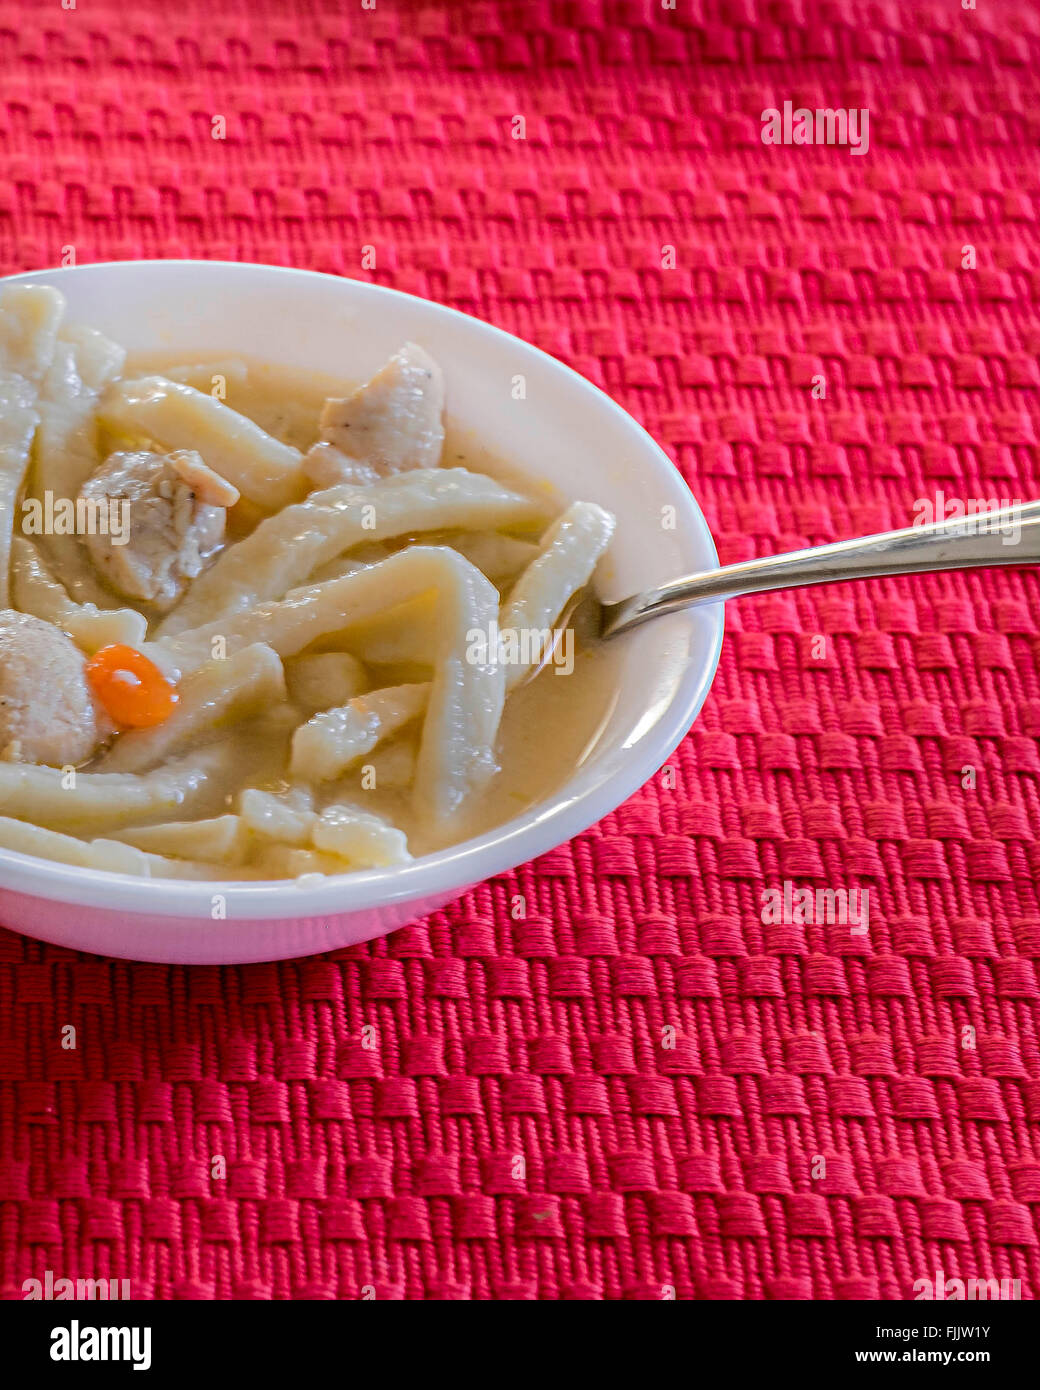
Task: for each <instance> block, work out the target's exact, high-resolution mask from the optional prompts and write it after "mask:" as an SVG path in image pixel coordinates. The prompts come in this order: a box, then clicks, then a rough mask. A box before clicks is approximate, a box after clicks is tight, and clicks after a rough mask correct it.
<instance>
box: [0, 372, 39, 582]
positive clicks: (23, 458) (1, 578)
mask: <svg viewBox="0 0 1040 1390" xmlns="http://www.w3.org/2000/svg"><path fill="white" fill-rule="evenodd" d="M35 400H36V390H35V388H34V387H33V386H32V384H31V383H30V382H28V381H26V380H25V379H24V378H23V377H19V376H6V377H5V376H0V608H6V607H7V606H8V602H9V598H8V595H9V589H10V582H9V578H10V576H9V571H10V566H11V542H12V540H13V538H14V535H15V529H16V512H17V508H18V494H19V493H20V492H21V490H22V486H23V484H24V482H25V475H26V473H27V472H28V471H29V457H30V453H31V451H32V442H33V436H34V435H35V433H36V427H37V425H38V424H39V422H40V417H39V414H38V413H37V411H36V409H35Z"/></svg>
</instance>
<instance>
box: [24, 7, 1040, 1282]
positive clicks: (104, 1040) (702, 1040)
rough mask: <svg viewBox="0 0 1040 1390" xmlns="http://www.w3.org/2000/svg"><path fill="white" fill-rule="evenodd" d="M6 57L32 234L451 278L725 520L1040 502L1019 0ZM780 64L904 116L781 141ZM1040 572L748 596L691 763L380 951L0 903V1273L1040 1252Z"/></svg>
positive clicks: (414, 22)
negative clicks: (105, 924) (629, 422)
mask: <svg viewBox="0 0 1040 1390" xmlns="http://www.w3.org/2000/svg"><path fill="white" fill-rule="evenodd" d="M0 62H2V68H3V93H2V98H0V149H2V154H0V170H2V181H0V269H2V270H3V271H4V272H5V273H6V272H11V271H16V270H23V269H31V268H32V267H35V266H45V265H52V264H56V263H58V262H59V261H60V260H61V258H62V256H63V254H65V255H66V256H67V254H68V253H67V251H65V248H68V247H73V248H74V254H75V256H76V258H77V260H78V261H80V262H83V261H90V260H106V259H118V258H123V257H129V258H136V257H149V256H160V257H168V256H202V257H214V258H229V259H241V260H251V261H267V262H274V263H284V264H292V265H300V266H307V267H312V268H317V269H324V270H332V271H336V272H339V273H342V274H345V275H353V276H361V277H364V276H366V275H368V274H372V275H373V277H374V278H376V279H377V280H379V281H380V282H382V283H386V284H391V285H394V286H397V287H399V288H401V289H405V290H410V291H413V292H415V293H417V294H420V295H425V296H429V297H431V298H433V299H437V300H443V301H446V302H449V303H452V304H454V305H456V306H457V307H459V308H462V309H464V310H467V311H469V312H473V313H476V314H478V315H480V316H481V317H484V318H487V319H489V320H491V321H492V322H495V323H498V324H501V325H502V326H504V327H506V328H508V329H510V330H513V331H514V332H516V333H518V334H520V335H521V336H523V337H525V338H528V339H530V340H531V341H532V342H534V343H537V344H538V345H540V346H541V347H544V348H546V349H548V350H549V351H550V352H553V353H555V354H557V355H558V356H560V357H562V358H564V359H565V360H567V361H568V362H570V363H571V364H572V365H574V366H575V367H577V369H578V370H579V371H582V372H584V373H585V374H586V375H588V376H589V377H591V378H592V379H593V380H594V381H597V382H599V383H600V384H602V385H604V386H605V387H606V389H607V390H608V391H610V392H611V393H612V394H613V395H614V396H615V397H616V398H617V399H618V400H620V401H621V402H622V403H623V404H624V405H625V406H626V407H627V408H629V409H630V410H632V411H633V413H634V414H635V415H636V416H637V417H638V418H639V419H641V420H642V421H643V422H645V424H646V425H647V426H648V428H649V429H650V430H651V431H652V432H654V433H655V434H656V435H657V437H658V438H660V439H661V440H662V441H663V442H664V443H665V444H666V446H667V447H668V448H669V449H670V451H671V452H672V454H673V456H674V457H675V459H676V462H677V465H678V467H679V468H680V469H681V471H682V473H683V476H684V477H686V478H687V479H688V480H689V483H690V485H691V487H692V488H693V489H694V491H695V492H696V494H697V496H698V497H699V498H700V499H701V501H702V503H703V505H704V507H705V511H706V513H707V516H708V519H709V521H710V522H711V523H712V525H713V528H714V530H715V533H716V535H717V537H718V540H719V546H720V551H721V554H722V557H723V559H724V560H725V559H736V558H741V557H745V556H749V555H751V554H754V553H758V552H766V551H769V550H773V549H780V548H785V547H792V546H796V545H802V544H808V543H815V542H822V541H825V540H829V539H834V538H837V537H841V536H845V535H853V534H856V533H862V532H865V531H870V530H875V529H880V528H883V527H887V526H889V525H900V524H906V523H907V522H908V521H909V520H910V519H911V517H912V514H913V512H912V509H913V506H914V502H915V500H916V499H920V498H932V497H934V495H935V494H936V492H943V493H945V494H946V496H948V497H960V498H971V497H986V498H988V497H998V498H1007V499H1009V500H1014V499H1018V498H1021V499H1026V498H1032V497H1036V496H1038V495H1040V481H1038V476H1037V474H1038V468H1037V452H1036V430H1037V424H1038V415H1040V412H1038V406H1037V398H1036V386H1037V382H1038V380H1040V375H1038V370H1037V357H1036V354H1037V352H1038V350H1040V324H1038V321H1037V316H1036V301H1037V295H1038V292H1040V273H1038V271H1037V269H1036V266H1037V263H1038V238H1037V212H1038V207H1040V198H1038V195H1040V184H1038V174H1040V161H1038V157H1037V146H1038V137H1040V101H1038V98H1037V92H1036V79H1035V75H1036V73H1037V71H1038V70H1040V23H1038V18H1037V14H1036V12H1035V11H1034V9H1033V8H1032V7H1031V6H1028V5H1022V6H1018V5H1014V4H1009V3H1002V4H1000V5H999V6H997V5H993V4H989V3H982V0H980V3H979V11H978V12H977V13H972V12H964V11H963V10H962V9H961V7H960V5H959V4H957V3H956V0H949V2H948V3H934V4H922V5H917V4H902V3H899V4H896V3H877V4H871V5H870V6H864V5H862V4H857V3H852V0H831V3H826V4H819V5H817V4H814V3H809V0H805V2H804V3H803V0H732V3H730V0H718V2H717V3H716V0H677V3H676V6H675V9H674V10H666V9H664V8H663V6H662V5H661V4H660V3H658V0H631V3H629V0H534V2H533V3H524V4H502V5H497V4H469V3H453V4H449V3H446V2H445V3H433V2H430V3H417V4H412V5H410V4H407V3H403V0H378V4H377V8H376V9H375V11H374V12H373V11H367V10H363V9H362V6H361V3H360V0H358V2H357V3H343V4H338V5H331V4H327V3H322V2H321V0H311V3H304V0H300V3H297V4H276V3H274V0H251V3H248V4H247V3H244V0H229V3H223V4H220V5H219V6H218V5H213V4H211V3H206V4H202V3H200V0H178V3H177V4H175V5H174V4H168V3H163V4H159V3H155V2H154V0H153V2H152V3H146V4H137V5H133V6H128V5H125V4H116V3H113V0H89V3H85V2H84V0H81V3H80V4H79V7H78V8H77V9H76V10H72V11H65V10H63V9H61V7H60V6H59V5H58V4H57V3H38V4H32V3H26V4H12V3H10V0H0ZM787 99H790V100H792V101H793V102H794V104H795V105H796V106H797V105H800V104H804V105H807V106H810V107H815V106H817V105H820V106H828V107H837V106H843V107H865V108H867V109H868V110H869V112H870V148H869V152H868V153H867V154H866V155H864V156H858V155H853V154H852V153H851V152H850V151H849V150H848V149H843V148H827V149H815V148H803V147H785V146H780V147H776V148H771V147H765V146H763V144H762V143H761V139H760V130H761V125H760V113H761V111H762V109H763V108H764V107H768V106H777V107H780V106H782V104H783V102H784V101H785V100H787ZM217 116H222V117H223V118H224V121H225V123H226V132H225V134H226V138H224V139H215V138H213V135H214V133H215V131H216V133H219V123H218V124H217V125H216V126H214V118H215V117H217ZM515 116H523V117H524V121H525V123H526V131H525V134H526V138H525V139H523V140H520V139H515V138H513V135H514V131H517V130H518V128H517V127H515V126H514V124H513V118H514V117H515ZM969 244H970V245H971V246H974V247H975V251H976V266H975V268H974V269H967V268H964V264H963V262H964V258H965V255H966V253H965V250H964V248H965V247H966V246H968V245H969ZM363 246H372V247H374V248H375V249H376V257H377V261H376V269H375V270H374V271H372V272H366V271H363V270H362V269H361V248H362V247H363ZM667 247H674V248H675V268H674V269H673V268H666V267H665V264H664V263H665V262H666V261H667V260H668V256H667V252H665V251H663V248H667ZM818 374H822V375H823V377H824V378H825V381H826V386H827V394H826V398H825V399H814V397H813V394H812V390H811V383H812V379H813V377H814V376H816V375H818ZM1037 597H1038V595H1037V584H1036V576H1035V574H1034V573H1032V572H990V573H981V574H975V575H953V576H947V577H937V578H929V579H921V580H915V581H904V582H883V583H876V584H873V585H871V586H863V587H858V588H857V587H853V586H843V587H840V588H833V589H830V590H826V589H825V590H819V591H816V592H802V593H797V594H793V595H784V596H778V597H766V598H761V599H749V600H743V601H741V602H740V604H739V605H732V606H731V609H730V613H729V615H728V626H729V631H728V635H727V639H726V646H725V652H724V655H723V659H722V665H721V668H720V671H719V675H718V679H717V682H716V684H715V688H714V691H713V693H712V695H711V697H710V698H709V700H708V703H707V706H706V708H705V710H704V713H703V716H702V717H701V719H700V720H699V721H698V723H697V725H696V727H695V728H694V730H693V731H692V732H691V734H690V736H689V737H688V739H687V740H686V742H685V743H684V745H683V747H682V748H681V750H680V751H679V753H678V754H677V755H676V756H675V757H674V758H673V760H672V767H673V768H674V769H675V779H674V780H675V785H674V786H672V785H671V784H670V783H671V781H672V779H671V778H670V777H666V776H661V775H659V776H658V777H657V778H656V779H655V781H654V782H653V783H652V784H651V785H648V786H647V787H646V788H644V790H643V791H642V792H641V793H640V794H639V795H637V796H635V797H634V798H633V799H632V800H631V801H630V802H629V803H628V804H627V805H625V806H624V807H622V808H621V809H620V810H618V811H617V812H616V813H615V814H613V815H611V816H609V817H608V818H607V819H606V820H605V821H604V822H603V823H602V824H600V825H598V826H597V827H595V828H594V829H593V830H591V831H589V832H588V833H587V834H584V835H582V836H580V837H579V838H578V839H577V840H576V841H575V842H573V843H572V844H570V845H567V846H564V847H562V848H561V849H559V850H558V851H556V852H554V853H552V854H550V855H547V856H546V857H544V858H543V859H541V860H540V861H538V862H537V863H534V864H530V865H527V866H526V867H524V868H522V869H521V870H519V871H518V872H517V873H516V874H513V875H509V876H507V877H505V878H502V879H496V880H494V881H492V882H490V883H487V884H485V885H483V886H482V887H480V888H479V889H477V890H476V891H475V892H473V893H471V894H470V895H469V896H468V897H467V898H466V899H465V900H464V901H463V902H461V903H460V904H458V905H456V906H454V907H452V908H451V909H449V910H447V911H445V912H441V913H438V914H436V915H435V916H433V917H431V918H430V919H428V920H426V921H421V922H417V923H415V924H414V925H413V926H411V927H409V928H407V929H406V930H404V931H401V932H398V933H397V934H396V935H394V936H392V937H391V938H389V939H388V940H385V941H381V942H378V943H375V944H373V945H372V946H370V947H365V948H359V949H354V950H348V951H343V952H340V953H337V954H335V955H333V956H329V957H326V958H319V959H314V960H307V961H302V962H301V961H298V962H289V963H285V964H282V965H270V966H259V967H245V968H235V969H223V970H218V969H205V968H197V969H186V968H163V967H158V966H153V965H147V966H138V965H133V964H127V963H124V962H113V961H108V960H100V959H96V958H91V957H86V956H76V955H74V954H73V953H70V952H65V951H61V950H57V949H51V948H48V947H44V946H41V945H38V944H35V943H33V942H29V941H23V940H22V939H20V938H18V937H16V936H14V935H11V934H9V933H2V934H0V1203H2V1207H0V1285H2V1288H3V1291H4V1294H5V1295H6V1296H8V1297H20V1296H21V1283H22V1280H23V1279H25V1278H27V1277H28V1276H29V1275H31V1274H32V1275H38V1276H42V1274H43V1271H44V1270H46V1269H51V1270H53V1271H54V1272H55V1275H56V1276H57V1277H76V1276H81V1277H95V1278H97V1277H105V1276H114V1277H124V1278H128V1279H129V1280H130V1281H131V1288H132V1292H133V1294H134V1296H136V1297H144V1298H151V1297H155V1298H168V1297H228V1296H236V1297H244V1296H255V1297H260V1298H272V1297H273V1298H282V1297H288V1296H293V1297H305V1296H306V1297H339V1298H357V1297H360V1296H362V1294H363V1291H364V1290H365V1289H374V1290H375V1292H376V1296H377V1297H379V1298H395V1297H406V1298H420V1297H429V1298H433V1297H437V1298H442V1297H444V1298H447V1297H453V1298H486V1297H504V1298H556V1297H594V1298H599V1297H607V1298H619V1297H620V1298H641V1297H649V1298H667V1297H669V1296H671V1294H672V1293H673V1292H674V1294H675V1296H678V1297H680V1298H689V1297H702V1298H720V1297H737V1298H763V1297H767V1298H791V1297H817V1298H847V1297H853V1298H859V1297H865V1296H880V1297H884V1298H906V1297H909V1296H912V1294H913V1284H914V1281H915V1280H918V1279H922V1278H924V1279H931V1278H933V1277H934V1273H935V1271H936V1270H938V1269H942V1270H944V1271H945V1272H946V1275H947V1276H948V1277H954V1276H959V1277H962V1278H965V1277H978V1278H989V1277H994V1278H998V1279H999V1278H1012V1279H1014V1278H1017V1279H1020V1280H1021V1284H1022V1295H1023V1297H1033V1296H1035V1294H1036V1292H1037V1290H1038V1289H1040V1258H1038V1251H1037V1236H1038V1229H1040V1227H1038V1212H1040V1151H1038V1132H1040V1131H1038V1125H1040V1050H1038V1043H1037V1017H1038V1007H1040V990H1038V983H1037V961H1038V958H1040V902H1038V895H1037V886H1036V883H1037V870H1038V868H1040V845H1038V842H1037V838H1036V836H1037V825H1038V805H1040V782H1038V772H1040V761H1038V751H1037V736H1038V734H1040V681H1038V667H1037V656H1038V643H1037V635H1038V633H1037V617H1036V613H1037ZM965 769H973V771H972V772H965ZM784 880H791V881H792V882H793V883H794V884H795V886H797V887H802V886H807V887H832V888H839V887H845V888H852V887H859V888H865V889H868V890H869V894H870V898H869V903H870V919H869V931H868V933H867V934H866V935H865V936H855V935H852V934H851V933H850V931H849V929H848V927H847V926H845V927H841V926H827V925H816V924H800V923H791V924H789V925H769V924H764V923H763V922H762V920H761V904H762V893H763V891H764V890H765V889H768V888H771V887H779V886H781V885H782V884H783V882H784ZM517 893H522V894H523V895H524V896H525V897H526V900H527V904H528V915H527V917H526V920H522V921H514V920H512V918H511V916H510V912H509V903H510V901H511V899H512V897H513V896H514V895H515V894H517ZM70 1023H71V1024H74V1025H75V1026H76V1028H77V1032H78V1047H77V1049H76V1050H75V1051H64V1050H63V1049H62V1047H61V1029H62V1028H63V1027H64V1025H66V1024H70ZM366 1028H369V1029H372V1030H373V1032H372V1033H371V1034H368V1035H366V1034H364V1033H363V1030H364V1029H366ZM670 1029H671V1030H674V1035H673V1034H672V1033H669V1032H668V1031H666V1030H670ZM366 1040H368V1041H372V1042H373V1046H372V1047H369V1046H366ZM671 1043H674V1046H670V1045H669V1044H671ZM216 1156H223V1158H224V1160H225V1161H226V1176H220V1175H219V1168H218V1171H217V1175H216V1176H215V1175H214V1160H215V1158H216Z"/></svg>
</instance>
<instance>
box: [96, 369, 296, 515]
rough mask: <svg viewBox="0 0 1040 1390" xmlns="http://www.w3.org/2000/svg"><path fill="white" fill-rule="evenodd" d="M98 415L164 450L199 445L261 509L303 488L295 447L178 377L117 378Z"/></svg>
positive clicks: (270, 508) (271, 508)
mask: <svg viewBox="0 0 1040 1390" xmlns="http://www.w3.org/2000/svg"><path fill="white" fill-rule="evenodd" d="M101 418H102V419H103V420H104V421H105V423H106V424H108V425H109V426H111V427H113V428H115V429H118V430H122V431H124V432H125V433H127V434H129V435H138V436H143V437H144V438H147V439H151V440H153V441H154V442H155V443H157V444H160V445H162V447H163V448H164V449H166V450H171V449H195V450H197V451H198V452H199V453H200V454H201V455H202V457H203V458H204V459H205V461H206V463H207V464H208V465H209V467H210V468H212V469H213V471H214V472H215V473H219V474H220V476H221V477H222V478H226V479H227V480H228V482H230V483H233V484H234V485H235V487H237V488H238V490H239V492H240V493H241V494H242V496H243V497H247V498H248V499H249V500H250V501H251V502H255V503H256V504H257V506H259V507H261V508H263V510H264V511H269V512H273V511H276V510H277V509H278V508H279V507H284V506H285V505H286V504H287V503H289V502H293V501H295V500H296V498H298V497H300V496H301V495H302V493H303V492H304V491H305V490H306V480H305V478H304V474H303V468H302V455H301V454H300V451H299V450H298V449H294V448H292V447H291V445H289V444H283V443H282V442H281V441H280V440H278V439H275V438H274V437H273V435H270V434H267V433H266V431H264V430H262V429H261V428H260V426H259V425H256V424H254V423H253V421H252V420H250V419H248V418H247V417H246V416H245V415H239V413H238V411H237V410H232V409H231V408H230V406H226V405H223V404H222V403H221V402H220V401H219V400H217V399H216V397H215V396H207V395H205V394H204V393H203V392H201V391H195V390H194V389H193V388H192V387H190V386H185V385H184V384H183V383H182V382H179V381H167V380H166V378H165V377H161V376H146V377H140V378H138V379H137V380H136V381H121V382H119V384H118V385H117V386H115V387H113V388H112V390H110V391H108V392H106V394H105V395H104V397H103V398H102V401H101Z"/></svg>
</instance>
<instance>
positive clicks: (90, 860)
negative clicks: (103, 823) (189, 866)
mask: <svg viewBox="0 0 1040 1390" xmlns="http://www.w3.org/2000/svg"><path fill="white" fill-rule="evenodd" d="M0 849H13V850H16V851H17V852H18V853H19V854H31V855H34V856H35V857H36V858H37V859H50V860H52V861H53V862H54V863H56V864H73V865H75V866H76V867H77V868H80V869H107V870H109V871H110V872H112V873H117V874H136V875H139V876H141V877H143V878H148V877H149V876H150V869H149V865H148V856H147V855H146V854H142V853H141V851H140V850H137V849H134V848H133V847H132V846H131V845H124V844H119V843H118V842H116V841H114V840H92V841H88V840H77V839H76V838H75V837H74V836H72V835H61V834H59V833H58V832H57V831H56V830H47V829H45V828H44V827H43V826H39V825H30V824H28V823H27V822H25V821H21V820H12V819H11V818H10V817H9V816H0Z"/></svg>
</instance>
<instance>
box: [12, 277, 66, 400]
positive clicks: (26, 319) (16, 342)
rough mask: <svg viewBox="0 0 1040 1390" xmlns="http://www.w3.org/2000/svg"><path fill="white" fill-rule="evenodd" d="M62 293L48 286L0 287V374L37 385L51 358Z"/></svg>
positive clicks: (62, 310)
mask: <svg viewBox="0 0 1040 1390" xmlns="http://www.w3.org/2000/svg"><path fill="white" fill-rule="evenodd" d="M64 313H65V296H64V295H63V294H59V292H58V291H57V290H52V289H51V287H50V286H49V285H3V286H0V373H10V374H12V375H14V376H20V377H22V378H24V380H26V381H30V382H32V383H33V385H35V386H39V384H40V382H41V381H42V380H43V378H44V376H45V375H46V373H47V371H48V370H49V368H50V365H51V362H52V361H53V358H54V348H55V344H56V343H57V341H58V329H59V328H60V326H61V321H62V317H63V315H64Z"/></svg>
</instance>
